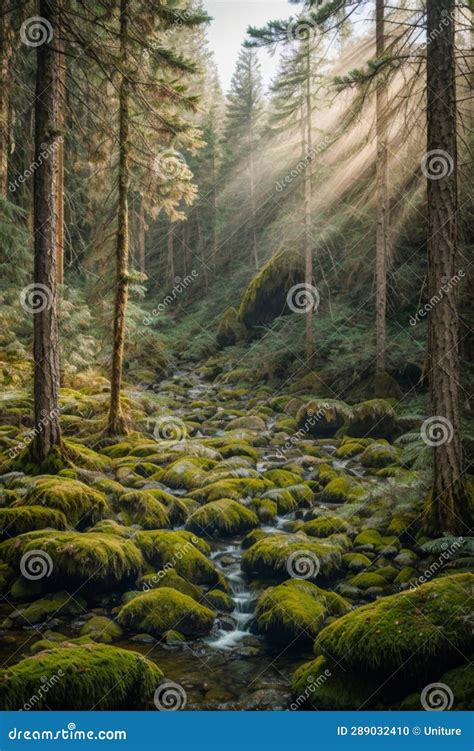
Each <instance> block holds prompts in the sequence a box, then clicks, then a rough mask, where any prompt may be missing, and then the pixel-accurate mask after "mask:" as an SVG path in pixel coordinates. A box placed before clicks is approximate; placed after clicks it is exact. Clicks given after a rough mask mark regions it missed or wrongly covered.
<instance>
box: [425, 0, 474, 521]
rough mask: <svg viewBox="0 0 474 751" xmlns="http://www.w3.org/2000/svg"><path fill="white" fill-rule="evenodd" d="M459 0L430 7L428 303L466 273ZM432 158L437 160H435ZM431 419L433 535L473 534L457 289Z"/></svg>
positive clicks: (441, 344) (441, 338)
mask: <svg viewBox="0 0 474 751" xmlns="http://www.w3.org/2000/svg"><path fill="white" fill-rule="evenodd" d="M454 7H455V3H454V0H430V2H428V4H427V35H428V39H430V40H431V41H430V43H429V44H428V45H427V155H426V157H425V160H426V162H425V164H426V172H427V177H428V179H427V191H428V299H431V298H432V297H434V296H435V295H436V294H439V291H440V290H441V289H442V287H443V284H445V283H446V280H447V279H448V280H449V279H452V277H453V276H454V275H455V274H456V273H457V272H458V271H459V268H460V258H459V254H458V249H457V229H458V227H457V222H458V216H457V214H458V196H457V139H456V88H455V54H454V31H455V30H454V24H453V23H448V24H445V23H443V21H444V19H445V18H453V15H454ZM430 152H435V153H432V154H430ZM428 363H429V381H430V399H431V414H432V417H431V418H430V422H427V425H426V426H425V428H426V429H425V437H427V438H428V439H429V441H430V443H431V445H433V452H434V474H433V488H432V494H431V497H430V498H429V500H428V505H427V509H426V516H425V524H426V529H427V531H428V532H429V533H430V534H433V535H435V534H436V535H438V534H443V533H445V532H447V533H451V534H461V533H465V532H466V531H467V530H468V528H469V527H470V526H472V524H473V516H474V515H473V510H472V505H470V504H469V499H468V495H467V492H466V486H465V482H464V479H463V457H462V438H461V420H460V394H459V380H460V372H459V315H458V310H457V290H456V288H455V287H454V288H453V289H451V290H450V291H449V292H448V293H447V294H445V295H444V296H443V297H442V299H441V301H440V302H438V303H437V304H436V305H435V306H434V307H433V308H432V310H431V312H430V317H429V322H428Z"/></svg>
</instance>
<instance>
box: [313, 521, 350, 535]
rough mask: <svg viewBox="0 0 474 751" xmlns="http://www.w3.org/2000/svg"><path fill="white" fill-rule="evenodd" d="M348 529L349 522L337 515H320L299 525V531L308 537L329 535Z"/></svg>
mask: <svg viewBox="0 0 474 751" xmlns="http://www.w3.org/2000/svg"><path fill="white" fill-rule="evenodd" d="M349 529H350V526H349V524H348V523H347V522H346V521H345V519H341V518H340V517H339V516H321V517H320V518H319V519H313V520H312V521H310V522H306V524H303V526H302V527H301V531H302V532H304V533H305V534H307V535H309V536H310V537H329V535H332V534H335V533H337V532H347V531H348V530H349Z"/></svg>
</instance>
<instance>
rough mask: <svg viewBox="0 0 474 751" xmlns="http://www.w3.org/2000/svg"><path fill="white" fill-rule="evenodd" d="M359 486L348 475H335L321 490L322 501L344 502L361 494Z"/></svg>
mask: <svg viewBox="0 0 474 751" xmlns="http://www.w3.org/2000/svg"><path fill="white" fill-rule="evenodd" d="M361 492H362V491H361V488H360V487H358V485H357V483H356V482H355V481H354V480H351V479H349V478H348V477H335V478H334V479H333V480H330V482H328V483H327V485H325V486H324V488H323V490H322V491H321V500H322V501H323V502H324V503H346V502H347V501H349V500H351V499H355V498H357V497H358V496H360V495H361Z"/></svg>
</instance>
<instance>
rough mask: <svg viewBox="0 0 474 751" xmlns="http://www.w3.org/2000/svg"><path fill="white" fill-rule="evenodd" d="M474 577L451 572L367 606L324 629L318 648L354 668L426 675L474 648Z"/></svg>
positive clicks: (377, 671) (318, 638)
mask: <svg viewBox="0 0 474 751" xmlns="http://www.w3.org/2000/svg"><path fill="white" fill-rule="evenodd" d="M473 584H474V575H472V574H456V575H454V576H446V577H443V578H441V579H437V580H434V581H431V582H428V583H427V584H423V585H422V586H420V587H418V588H416V589H414V590H407V591H405V592H401V593H399V594H396V595H391V596H389V597H383V598H381V599H379V600H377V601H376V602H375V603H372V604H370V605H364V606H363V607H361V608H357V610H355V611H352V612H351V613H349V614H348V615H345V616H343V617H342V618H340V619H339V620H337V621H335V622H334V623H331V624H330V625H329V626H326V628H324V629H323V631H321V632H320V634H319V635H318V637H317V639H316V645H315V648H317V649H319V650H321V651H322V652H324V654H327V655H330V656H331V657H333V658H334V659H335V660H338V661H339V662H340V663H341V664H342V665H343V667H345V668H346V669H351V670H353V671H356V672H357V671H361V672H366V671H369V672H370V671H371V672H373V673H376V674H379V675H382V676H390V675H391V674H392V673H393V672H394V671H401V675H404V674H409V675H412V676H416V677H417V678H420V679H421V678H424V677H429V676H430V675H431V676H432V675H433V674H439V672H440V669H441V670H442V669H443V668H449V667H452V666H454V665H456V663H457V662H458V661H459V658H460V654H461V655H462V654H466V653H467V650H469V649H470V645H471V640H472V634H471V627H470V625H469V618H470V612H471V606H470V604H469V597H470V594H471V593H472V586H473Z"/></svg>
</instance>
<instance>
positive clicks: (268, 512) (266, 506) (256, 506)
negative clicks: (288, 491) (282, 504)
mask: <svg viewBox="0 0 474 751" xmlns="http://www.w3.org/2000/svg"><path fill="white" fill-rule="evenodd" d="M249 505H250V508H252V509H253V510H254V511H255V512H256V514H257V516H258V518H259V521H261V522H262V523H263V524H269V523H270V522H272V521H273V520H274V518H275V517H276V515H277V513H278V506H277V505H276V503H275V502H274V501H270V500H269V499H263V498H254V499H253V500H252V501H250V504H249Z"/></svg>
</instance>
